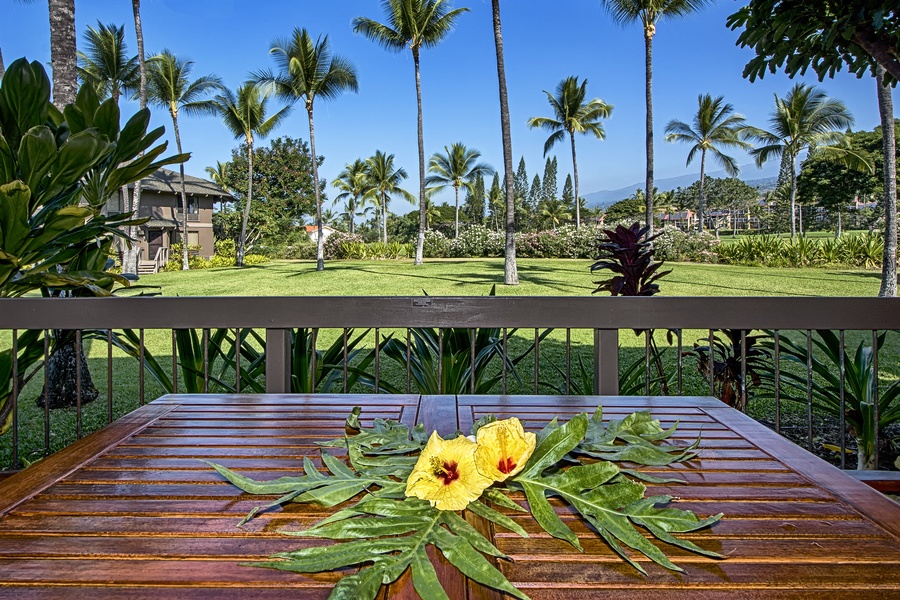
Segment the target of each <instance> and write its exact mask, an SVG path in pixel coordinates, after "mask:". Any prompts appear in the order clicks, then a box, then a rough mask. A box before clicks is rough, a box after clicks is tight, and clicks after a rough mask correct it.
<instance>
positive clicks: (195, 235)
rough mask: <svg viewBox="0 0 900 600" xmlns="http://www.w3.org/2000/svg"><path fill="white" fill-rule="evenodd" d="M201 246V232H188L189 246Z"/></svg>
mask: <svg viewBox="0 0 900 600" xmlns="http://www.w3.org/2000/svg"><path fill="white" fill-rule="evenodd" d="M199 245H200V232H199V231H188V246H189V247H190V246H199Z"/></svg>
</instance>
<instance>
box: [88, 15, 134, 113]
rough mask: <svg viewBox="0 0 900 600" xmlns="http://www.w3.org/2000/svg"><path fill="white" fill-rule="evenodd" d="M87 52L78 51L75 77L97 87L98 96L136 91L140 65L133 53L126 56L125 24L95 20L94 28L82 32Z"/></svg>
mask: <svg viewBox="0 0 900 600" xmlns="http://www.w3.org/2000/svg"><path fill="white" fill-rule="evenodd" d="M84 43H85V46H86V47H87V52H79V53H78V62H79V66H78V76H79V77H80V78H81V80H82V81H83V82H84V83H87V84H89V85H91V86H93V87H94V89H95V90H97V95H98V96H100V98H112V99H113V101H114V102H115V103H116V104H118V103H119V96H120V95H121V94H122V93H123V92H124V93H130V92H133V91H136V90H137V89H138V87H139V85H140V65H139V64H138V57H137V56H128V47H127V46H126V44H125V27H124V26H122V27H116V25H114V24H109V25H104V24H103V23H100V22H99V21H98V22H97V29H94V28H93V27H90V26H89V27H88V28H87V31H86V32H85V33H84Z"/></svg>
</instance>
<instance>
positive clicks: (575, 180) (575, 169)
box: [569, 131, 581, 229]
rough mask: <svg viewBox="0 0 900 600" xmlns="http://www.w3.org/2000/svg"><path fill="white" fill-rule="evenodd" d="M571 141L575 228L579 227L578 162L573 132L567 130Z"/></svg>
mask: <svg viewBox="0 0 900 600" xmlns="http://www.w3.org/2000/svg"><path fill="white" fill-rule="evenodd" d="M569 139H570V140H571V141H572V180H573V184H574V186H575V229H578V228H580V227H581V203H579V202H578V162H577V161H576V160H575V132H573V131H570V132H569Z"/></svg>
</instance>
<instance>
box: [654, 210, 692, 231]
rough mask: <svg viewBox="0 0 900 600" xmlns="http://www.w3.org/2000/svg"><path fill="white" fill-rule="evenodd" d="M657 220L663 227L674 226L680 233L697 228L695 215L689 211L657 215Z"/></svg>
mask: <svg viewBox="0 0 900 600" xmlns="http://www.w3.org/2000/svg"><path fill="white" fill-rule="evenodd" d="M659 220H660V221H661V222H662V224H663V225H664V226H665V225H674V226H675V227H677V228H678V229H680V230H682V231H690V230H692V229H696V228H697V214H696V213H694V211H691V210H685V211H682V212H676V213H666V214H662V215H659Z"/></svg>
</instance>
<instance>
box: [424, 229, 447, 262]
mask: <svg viewBox="0 0 900 600" xmlns="http://www.w3.org/2000/svg"><path fill="white" fill-rule="evenodd" d="M422 251H423V253H424V255H425V258H447V257H448V256H450V240H448V239H447V236H445V235H444V234H443V233H441V232H440V231H438V230H436V229H426V230H425V245H424V246H423V250H422Z"/></svg>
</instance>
